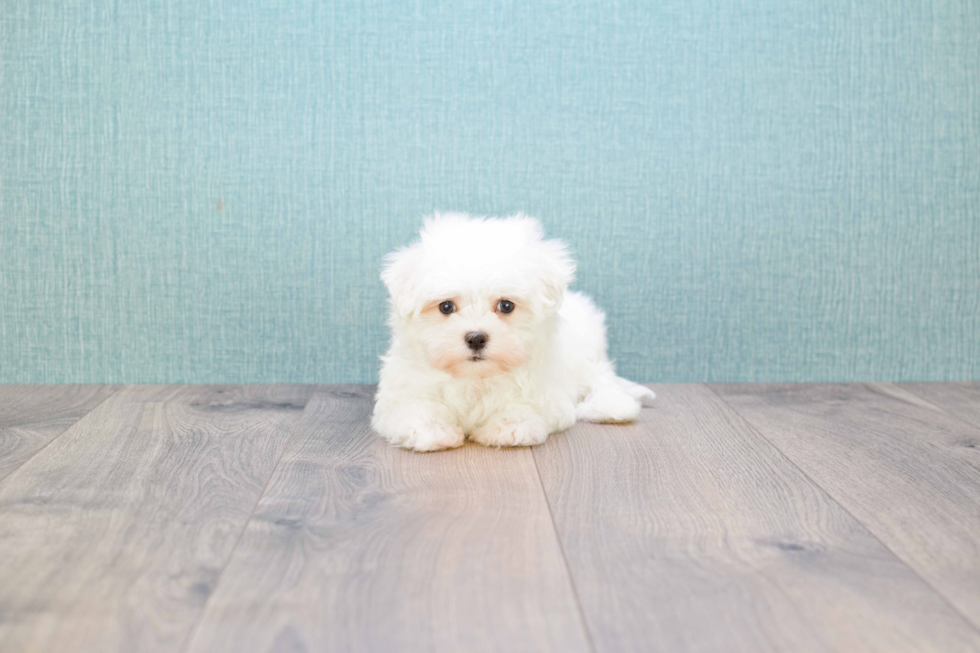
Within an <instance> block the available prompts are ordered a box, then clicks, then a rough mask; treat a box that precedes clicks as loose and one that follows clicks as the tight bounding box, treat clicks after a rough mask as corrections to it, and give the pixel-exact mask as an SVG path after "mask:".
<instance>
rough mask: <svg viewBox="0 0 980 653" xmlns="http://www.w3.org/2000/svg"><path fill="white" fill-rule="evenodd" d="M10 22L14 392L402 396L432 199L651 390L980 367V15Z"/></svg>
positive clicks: (504, 5)
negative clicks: (421, 229)
mask: <svg viewBox="0 0 980 653" xmlns="http://www.w3.org/2000/svg"><path fill="white" fill-rule="evenodd" d="M0 4H2V12H0V59H2V62H0V63H2V65H0V292H2V295H0V300H2V306H0V367H2V370H0V381H3V382H54V381H70V382H82V381H132V382H136V381H145V382H232V381H235V382H279V381H297V382H313V381H317V382H369V381H372V380H374V379H375V377H376V370H377V356H378V354H379V353H380V352H381V351H382V350H383V348H384V346H385V342H386V337H387V336H386V333H385V327H384V316H383V312H384V290H383V287H382V285H381V283H380V282H379V281H378V278H377V269H378V266H379V263H380V259H381V256H382V255H383V254H384V253H385V252H386V251H388V250H390V249H392V248H394V247H396V246H399V245H402V244H405V243H406V242H407V241H409V240H410V239H411V237H412V233H413V231H414V230H415V229H416V228H417V226H418V225H419V223H420V217H421V216H422V214H424V213H426V212H429V211H432V210H434V209H444V210H465V211H470V212H474V213H480V214H484V213H487V214H500V213H508V212H513V211H517V210H523V211H526V212H528V213H531V214H534V215H538V216H540V217H541V218H542V220H543V221H544V222H545V224H546V226H547V228H548V230H549V231H550V233H551V234H553V235H555V236H559V237H562V238H564V239H566V240H567V241H568V242H569V243H570V244H571V245H572V247H573V248H574V250H575V251H576V252H577V255H578V258H579V260H580V268H579V270H580V271H579V280H578V282H577V286H578V287H579V288H582V289H584V290H587V291H589V292H591V293H593V294H594V295H595V297H596V298H597V300H598V302H599V304H600V305H601V306H603V307H604V308H605V309H606V311H607V312H608V314H609V323H610V330H609V331H610V341H611V348H612V354H613V355H614V356H615V358H617V359H618V364H619V367H620V369H621V371H622V372H623V373H624V374H625V375H627V376H630V377H632V378H635V379H637V380H641V381H700V380H710V381H736V380H743V381H744V380H757V381H774V380H792V381H799V380H821V381H823V380H908V379H920V380H929V379H967V378H980V335H978V334H980V3H978V2H974V1H965V0H960V1H956V0H862V1H859V2H854V1H853V0H846V1H843V0H825V1H821V2H813V1H812V0H762V1H761V2H760V1H748V0H746V1H743V2H738V1H725V0H683V1H680V2H676V1H665V2H642V3H637V2H610V1H602V2H600V1H595V2H588V1H583V0H561V1H560V2H556V1H550V2H535V3H523V2H488V1H485V0H466V1H461V2H426V1H419V2H399V1H394V0H392V1H382V2H378V1H369V2H335V3H329V2H319V1H314V0H289V1H287V0H208V1H204V0H88V1H85V0H75V1H69V2H65V1H57V2H55V1H53V0H2V2H0Z"/></svg>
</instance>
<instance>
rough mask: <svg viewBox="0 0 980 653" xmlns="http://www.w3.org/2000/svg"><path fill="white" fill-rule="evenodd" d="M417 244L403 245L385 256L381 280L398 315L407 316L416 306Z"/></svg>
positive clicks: (419, 255)
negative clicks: (403, 246)
mask: <svg viewBox="0 0 980 653" xmlns="http://www.w3.org/2000/svg"><path fill="white" fill-rule="evenodd" d="M421 254H422V252H421V250H420V249H419V247H417V246H412V247H405V248H403V249H400V250H398V251H396V252H392V253H390V254H388V255H387V256H385V263H384V268H383V269H382V270H381V281H383V282H384V284H385V287H386V288H387V289H388V294H389V295H390V296H391V305H392V306H393V307H394V309H395V312H396V313H397V314H398V316H399V317H408V316H409V315H410V314H411V313H412V312H413V311H414V310H415V309H416V308H417V307H418V302H417V296H418V287H417V283H416V279H415V276H416V275H415V271H416V270H417V269H418V265H419V261H420V260H421Z"/></svg>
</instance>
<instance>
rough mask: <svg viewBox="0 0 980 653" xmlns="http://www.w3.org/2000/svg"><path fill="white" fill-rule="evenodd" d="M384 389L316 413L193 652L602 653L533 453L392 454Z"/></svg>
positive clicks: (295, 443)
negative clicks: (594, 648)
mask: <svg viewBox="0 0 980 653" xmlns="http://www.w3.org/2000/svg"><path fill="white" fill-rule="evenodd" d="M373 390H374V388H373V387H347V388H336V387H324V388H321V389H319V390H318V391H317V393H316V394H315V395H314V397H313V398H312V399H311V400H310V403H309V406H308V407H307V411H306V414H305V415H304V418H303V421H302V423H301V424H300V426H299V427H298V428H297V432H296V435H295V436H294V438H293V440H292V442H291V444H290V446H289V448H288V450H287V452H286V454H285V455H284V456H283V461H282V463H281V464H280V466H279V468H278V469H277V470H276V473H275V475H274V477H273V480H272V481H271V482H270V484H269V488H268V490H267V491H266V493H265V494H264V495H263V497H262V500H261V502H260V504H259V506H258V508H257V510H256V513H255V515H254V517H253V518H252V520H251V521H250V522H249V524H248V527H247V529H246V532H245V534H244V536H243V538H242V541H241V542H240V544H239V546H238V547H237V548H236V551H235V554H234V555H233V556H232V560H231V562H230V563H229V565H228V568H227V570H226V571H225V573H224V574H223V576H222V579H221V582H220V584H219V586H218V589H217V591H216V592H215V593H214V595H213V596H212V597H211V599H210V601H209V602H208V607H207V610H206V612H205V615H204V617H203V619H202V622H201V626H200V629H199V631H198V632H197V635H196V637H195V638H194V640H193V643H192V645H191V647H190V650H191V651H197V652H207V653H213V652H215V651H234V652H236V653H246V652H249V651H508V652H513V651H563V652H569V651H584V650H587V648H588V646H587V641H586V635H585V633H584V629H583V627H582V624H581V620H580V618H579V615H578V613H577V610H576V605H575V601H574V595H573V591H572V588H571V586H570V582H569V578H568V575H567V571H566V569H565V566H564V561H563V559H562V554H561V550H560V548H559V545H558V542H557V539H556V536H555V533H554V528H553V526H552V523H551V517H550V514H549V512H548V506H547V503H546V502H545V499H544V495H543V493H542V491H541V486H540V482H539V480H538V478H537V474H536V471H535V467H534V461H533V458H532V456H531V452H530V451H529V450H528V449H513V450H506V449H505V450H491V449H485V448H483V447H480V446H476V445H468V446H465V447H462V448H460V449H457V450H452V451H446V452H438V453H433V454H420V453H413V452H408V451H404V450H401V449H397V448H394V447H391V446H390V445H388V444H387V443H386V442H384V441H383V440H382V439H381V438H380V437H378V436H377V435H375V434H373V433H372V432H371V429H370V426H369V424H368V418H369V414H370V411H371V407H372V404H373V401H372V395H373Z"/></svg>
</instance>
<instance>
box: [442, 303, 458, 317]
mask: <svg viewBox="0 0 980 653" xmlns="http://www.w3.org/2000/svg"><path fill="white" fill-rule="evenodd" d="M455 310H456V304H454V303H452V302H451V301H449V300H448V299H447V300H446V301H444V302H443V303H441V304H439V312H440V313H442V314H443V315H449V314H450V313H452V312H453V311H455Z"/></svg>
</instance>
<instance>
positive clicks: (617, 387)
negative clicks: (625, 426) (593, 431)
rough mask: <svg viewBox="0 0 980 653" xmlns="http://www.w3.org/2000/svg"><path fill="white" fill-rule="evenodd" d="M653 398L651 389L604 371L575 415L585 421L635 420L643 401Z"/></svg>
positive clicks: (576, 408) (577, 407)
mask: <svg viewBox="0 0 980 653" xmlns="http://www.w3.org/2000/svg"><path fill="white" fill-rule="evenodd" d="M653 397H654V394H653V391H652V390H650V389H649V388H645V387H643V386H641V385H639V384H636V383H633V382H631V381H627V380H626V379H622V378H620V377H618V376H616V375H615V374H612V373H605V374H601V375H600V376H599V377H598V378H597V379H596V381H595V383H594V384H593V385H592V391H591V392H590V393H589V394H588V395H587V396H586V397H585V399H583V400H582V403H580V404H579V405H578V406H576V407H575V415H576V417H577V418H578V419H579V420H581V421H583V422H613V423H615V422H632V421H633V420H634V419H636V417H637V415H639V414H640V408H641V407H642V403H641V402H642V400H644V399H647V400H649V399H653Z"/></svg>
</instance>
